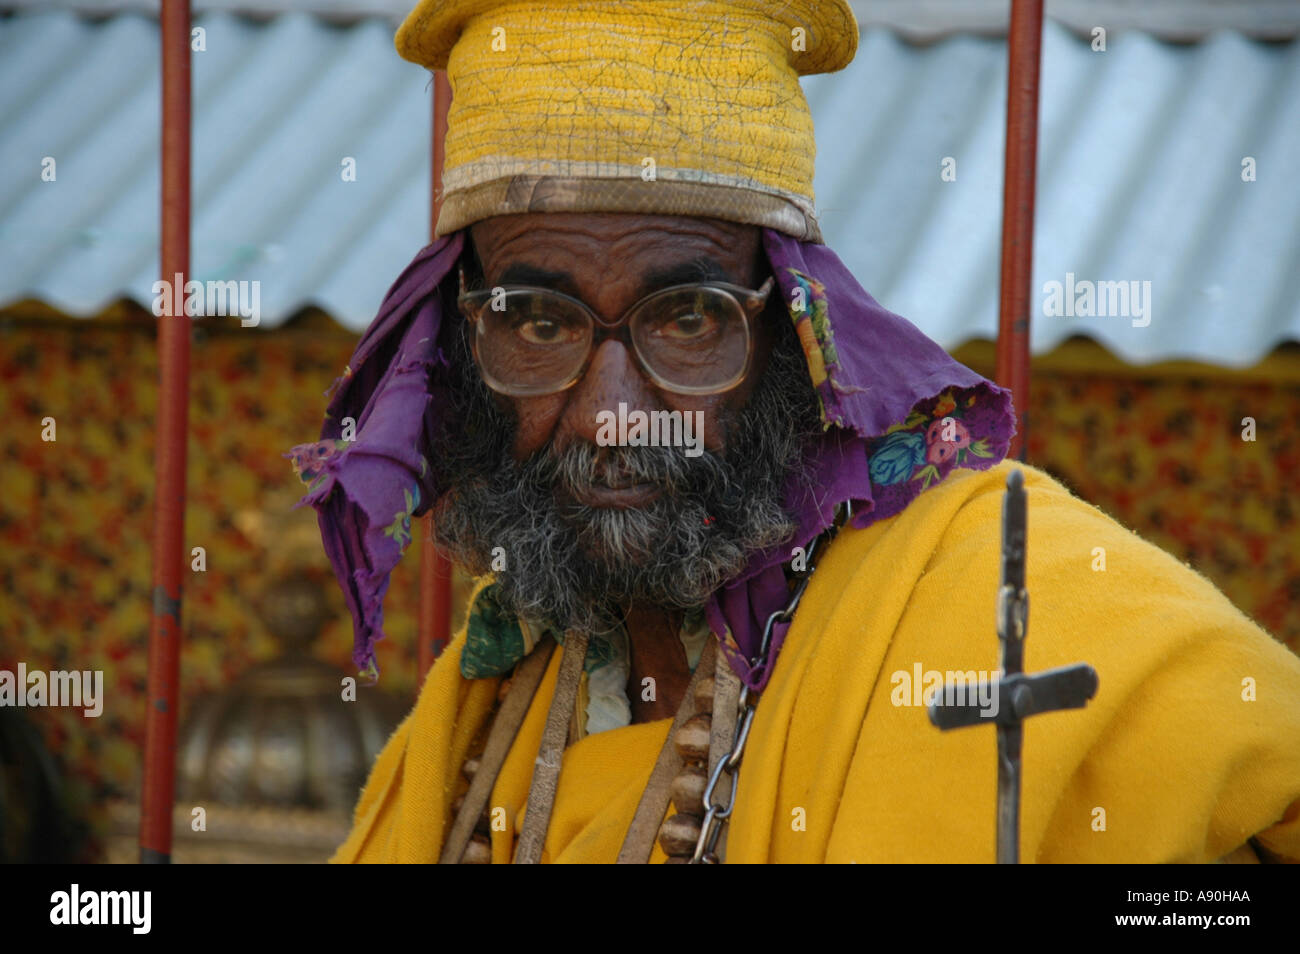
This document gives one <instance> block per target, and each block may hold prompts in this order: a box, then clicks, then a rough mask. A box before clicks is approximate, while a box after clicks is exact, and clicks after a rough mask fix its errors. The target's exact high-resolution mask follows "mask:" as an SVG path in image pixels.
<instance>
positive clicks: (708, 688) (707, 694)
mask: <svg viewBox="0 0 1300 954" xmlns="http://www.w3.org/2000/svg"><path fill="white" fill-rule="evenodd" d="M695 711H696V712H697V713H704V714H706V715H707V714H711V713H712V712H713V677H712V676H709V677H708V678H707V679H701V680H700V681H699V682H698V683H696V685H695Z"/></svg>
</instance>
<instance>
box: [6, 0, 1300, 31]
mask: <svg viewBox="0 0 1300 954" xmlns="http://www.w3.org/2000/svg"><path fill="white" fill-rule="evenodd" d="M849 5H850V6H851V7H852V8H853V13H854V16H856V17H857V20H858V23H859V25H861V26H862V27H863V28H864V29H865V28H869V27H876V26H883V27H886V28H887V29H890V30H896V31H899V32H901V33H902V34H903V35H904V36H907V37H909V38H911V39H916V40H921V41H928V40H932V39H934V38H936V37H941V36H948V35H950V34H953V33H990V34H1004V33H1005V32H1006V28H1007V18H1008V13H1009V11H1010V6H1011V5H1010V3H1009V0H849ZM414 6H415V0H190V7H191V9H192V10H194V11H195V12H196V13H206V12H209V11H212V10H220V11H224V12H226V13H244V14H251V15H255V16H266V15H271V14H279V13H291V12H298V13H311V14H313V15H315V16H319V17H325V18H328V19H331V20H338V21H349V20H356V19H359V18H363V17H373V16H382V17H386V18H388V19H390V20H392V21H393V22H394V23H398V22H400V21H401V20H402V19H404V18H405V17H406V15H407V13H408V12H410V10H411V8H412V7H414ZM1043 6H1044V14H1045V15H1046V16H1048V17H1050V18H1051V19H1053V20H1055V21H1056V22H1057V23H1060V24H1061V25H1063V26H1065V27H1067V28H1069V29H1071V30H1074V31H1075V32H1078V33H1083V34H1087V35H1091V31H1092V29H1093V28H1094V27H1097V26H1104V27H1105V28H1106V29H1107V30H1108V31H1115V30H1142V31H1145V32H1147V33H1151V34H1152V35H1154V36H1159V37H1162V38H1165V39H1174V40H1182V41H1187V40H1195V39H1200V38H1201V37H1204V36H1205V35H1206V34H1208V33H1212V32H1214V31H1215V30H1237V31H1239V32H1241V33H1244V34H1246V35H1248V36H1253V37H1259V38H1264V39H1272V40H1279V39H1290V38H1292V37H1294V36H1296V35H1297V33H1300V4H1298V3H1297V2H1296V0H1046V2H1045V3H1044V4H1043ZM3 7H9V8H13V9H41V10H51V9H66V10H77V11H80V12H83V13H91V14H94V15H96V16H109V15H113V14H117V13H122V12H126V11H136V12H140V11H143V12H145V13H149V14H152V15H154V16H156V15H157V13H158V7H159V0H0V8H3Z"/></svg>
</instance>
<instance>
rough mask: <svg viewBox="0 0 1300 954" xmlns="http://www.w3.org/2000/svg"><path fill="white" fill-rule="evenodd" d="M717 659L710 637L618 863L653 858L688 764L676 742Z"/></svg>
mask: <svg viewBox="0 0 1300 954" xmlns="http://www.w3.org/2000/svg"><path fill="white" fill-rule="evenodd" d="M716 661H717V640H715V639H713V638H712V637H710V639H709V641H708V642H707V643H706V644H705V646H704V650H703V652H702V653H701V654H700V661H699V662H698V663H696V665H695V672H694V673H693V674H692V675H691V681H690V683H689V684H688V685H687V686H686V695H685V696H683V697H682V701H681V704H680V705H679V706H678V707H677V715H676V716H674V717H673V724H672V725H671V726H669V728H668V738H666V739H664V744H663V747H662V748H660V749H659V758H658V759H657V760H656V761H655V767H654V768H653V769H652V770H651V771H650V780H649V781H648V782H646V786H645V791H644V792H642V793H641V801H640V802H638V803H637V806H636V814H635V815H633V816H632V824H630V825H628V827H627V835H626V836H624V838H623V847H622V848H621V849H619V853H618V860H617V862H616V864H620V865H644V864H647V863H648V862H649V861H650V853H651V852H652V851H653V850H654V846H655V838H656V837H657V836H658V834H659V827H660V826H661V825H662V824H663V821H664V814H665V812H667V810H668V799H669V796H670V792H671V789H672V784H673V779H675V778H676V777H677V774H678V773H679V772H680V771H681V770H682V766H683V764H684V763H683V761H682V757H681V755H680V754H678V752H677V746H676V744H674V737H675V736H676V735H677V730H678V729H680V728H681V727H682V724H683V723H684V722H685V721H686V720H687V719H689V718H690V717H691V716H692V715H694V714H695V687H696V686H697V685H698V684H699V682H700V680H701V679H707V678H708V677H709V676H712V675H714V670H715V668H716Z"/></svg>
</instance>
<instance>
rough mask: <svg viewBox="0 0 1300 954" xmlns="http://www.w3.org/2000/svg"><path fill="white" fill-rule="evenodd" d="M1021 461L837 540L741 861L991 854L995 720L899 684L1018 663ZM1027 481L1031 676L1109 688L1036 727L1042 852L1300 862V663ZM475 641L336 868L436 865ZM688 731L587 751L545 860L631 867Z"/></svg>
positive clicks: (1054, 487) (516, 753)
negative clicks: (1238, 853)
mask: <svg viewBox="0 0 1300 954" xmlns="http://www.w3.org/2000/svg"><path fill="white" fill-rule="evenodd" d="M1009 466H1010V465H1008V464H1005V463H1004V464H1001V465H999V466H997V467H995V468H993V469H991V470H989V471H985V472H970V471H955V472H954V473H953V474H952V475H951V476H950V477H949V478H948V479H947V480H945V481H944V482H943V483H941V484H939V485H937V486H936V487H933V488H932V489H930V490H928V491H926V492H925V493H923V494H922V495H921V496H920V497H919V498H917V499H916V500H915V501H914V502H913V503H912V504H910V505H909V506H908V507H907V509H906V510H904V511H903V513H901V514H899V515H898V516H896V517H892V518H890V519H887V520H882V521H880V522H878V523H876V524H874V525H872V526H870V527H868V528H866V529H865V530H846V531H844V532H842V533H841V534H840V536H839V538H838V539H837V540H836V541H835V543H834V544H833V545H832V547H831V548H830V549H829V550H828V551H827V553H826V555H825V557H824V558H823V560H822V561H821V565H820V566H819V568H818V569H817V572H816V574H815V575H814V577H813V580H812V582H811V583H810V585H809V587H808V591H807V594H806V595H805V597H804V600H803V603H802V604H801V606H800V609H799V612H798V614H797V616H796V618H795V621H794V624H793V625H792V626H791V628H790V632H789V634H788V636H787V638H786V643H785V646H784V648H783V649H782V651H781V654H780V656H779V658H778V662H777V664H776V667H775V670H774V672H773V676H772V681H771V684H770V685H769V686H768V688H767V689H766V690H765V691H764V693H763V697H762V701H761V703H760V705H759V707H758V713H757V717H756V719H755V722H754V729H753V733H752V735H751V738H750V741H749V745H748V748H747V750H746V754H745V758H744V762H743V763H742V768H741V774H740V787H739V793H738V796H737V806H736V811H735V813H734V815H733V817H732V821H731V826H730V832H729V835H728V842H727V858H726V860H727V861H728V862H732V863H737V862H850V861H856V862H859V863H863V862H988V861H992V860H993V857H994V843H993V842H994V801H995V793H996V766H995V751H996V746H995V733H994V730H993V727H992V726H991V725H990V726H988V727H975V728H970V729H963V730H958V731H954V732H946V733H941V732H939V731H938V730H937V729H935V728H933V727H932V726H931V725H930V722H929V720H928V718H927V716H926V712H925V708H924V706H920V705H915V704H911V703H914V702H915V700H916V696H915V695H912V694H911V690H910V688H909V683H908V680H905V679H904V678H903V675H902V674H906V676H907V677H908V679H909V680H910V678H911V677H912V676H913V675H914V674H915V673H916V672H917V671H918V669H919V671H921V672H922V673H925V672H930V671H938V672H945V673H946V672H948V671H968V670H974V671H976V672H979V671H981V670H983V671H989V672H991V671H993V670H996V668H997V665H998V642H997V638H996V633H995V627H994V601H995V594H996V592H997V588H998V565H999V527H1000V519H1001V518H1000V514H1001V511H1000V508H1001V501H1002V491H1003V487H1004V485H1005V479H1006V474H1007V470H1008V468H1009ZM1025 471H1026V478H1027V479H1026V487H1027V492H1028V501H1029V548H1028V569H1027V583H1028V587H1029V593H1030V613H1029V636H1028V640H1027V643H1026V650H1025V664H1026V669H1027V670H1029V671H1031V672H1033V671H1039V670H1043V669H1049V668H1052V667H1055V666H1061V665H1066V664H1069V663H1074V662H1088V663H1091V664H1092V666H1093V667H1094V668H1095V669H1096V670H1097V672H1098V674H1099V676H1100V688H1099V690H1098V692H1097V695H1096V697H1095V698H1094V699H1093V700H1092V701H1091V702H1090V703H1089V704H1088V707H1087V708H1086V709H1082V710H1070V711H1065V712H1056V713H1048V714H1045V715H1040V716H1037V717H1035V718H1033V719H1031V720H1030V721H1029V722H1028V723H1027V724H1026V728H1025V741H1024V776H1023V792H1022V798H1021V858H1022V859H1023V860H1025V861H1038V862H1117V861H1128V862H1203V861H1213V860H1216V859H1218V858H1219V857H1221V856H1223V855H1225V854H1227V853H1229V852H1230V851H1232V850H1233V849H1235V848H1237V847H1238V846H1240V845H1242V844H1243V843H1244V842H1245V841H1246V840H1247V839H1248V838H1250V837H1251V836H1253V835H1258V837H1259V841H1260V843H1261V844H1263V845H1264V847H1266V848H1268V849H1269V850H1270V851H1272V852H1274V853H1275V854H1278V855H1281V856H1283V857H1285V858H1288V859H1293V860H1300V658H1297V657H1296V656H1295V655H1293V654H1292V653H1291V652H1289V651H1288V650H1287V649H1286V648H1285V647H1283V646H1282V645H1281V644H1280V643H1278V642H1277V641H1275V640H1274V639H1272V638H1271V637H1270V636H1268V634H1266V633H1265V632H1263V631H1262V630H1261V629H1259V628H1258V627H1257V626H1255V625H1254V624H1253V623H1252V622H1251V621H1250V620H1248V619H1247V618H1246V617H1245V616H1244V615H1242V613H1241V612H1239V611H1238V610H1237V609H1235V608H1234V607H1233V606H1232V605H1231V604H1230V603H1229V602H1228V600H1227V599H1226V598H1225V597H1224V596H1223V595H1222V594H1220V593H1219V592H1218V591H1217V590H1216V589H1215V588H1214V587H1213V585H1212V584H1210V583H1209V582H1208V581H1207V580H1206V579H1204V578H1203V577H1201V576H1200V575H1198V574H1197V573H1195V572H1194V571H1192V570H1190V569H1189V568H1187V567H1186V566H1184V565H1183V564H1180V563H1179V562H1178V561H1177V560H1175V559H1174V558H1173V557H1171V556H1169V555H1168V554H1166V553H1164V552H1163V551H1161V550H1159V549H1158V548H1156V547H1154V546H1152V545H1151V544H1149V543H1146V542H1145V541H1143V540H1141V539H1140V538H1138V537H1137V536H1135V535H1134V534H1132V533H1130V532H1129V531H1127V530H1125V529H1124V528H1122V527H1121V526H1119V525H1118V524H1117V523H1115V522H1114V521H1112V520H1110V519H1109V518H1108V517H1106V516H1105V515H1104V514H1102V513H1101V512H1100V511H1099V510H1097V509H1096V508H1094V507H1091V506H1090V505H1088V504H1086V503H1084V502H1082V501H1080V500H1079V499H1077V498H1075V497H1073V496H1071V495H1070V494H1069V492H1068V491H1066V490H1065V489H1064V488H1063V487H1061V486H1060V485H1059V484H1057V483H1056V482H1055V481H1053V480H1052V479H1051V478H1050V477H1048V476H1047V475H1046V474H1043V473H1042V472H1040V471H1036V470H1034V469H1032V468H1025ZM1097 547H1101V548H1103V549H1104V551H1105V562H1104V566H1105V569H1104V570H1094V569H1093V567H1094V566H1096V565H1100V564H1099V561H1097V559H1096V556H1095V548H1097ZM464 642H465V633H464V631H463V630H462V631H461V632H460V633H459V634H458V636H457V638H456V639H455V640H454V641H453V643H452V645H451V646H450V647H449V648H448V649H447V651H446V652H445V653H444V654H443V655H442V657H441V658H440V659H439V660H438V662H437V663H436V664H435V665H434V667H433V669H432V670H431V671H430V673H429V676H428V679H427V680H426V682H425V685H424V688H423V690H422V692H421V694H420V698H419V700H418V701H417V703H416V706H415V708H414V710H413V711H412V712H411V714H410V715H409V716H408V717H407V719H406V720H405V721H404V722H403V723H402V725H401V726H400V727H399V728H398V729H397V731H396V732H395V733H394V735H393V737H392V738H391V739H390V740H389V742H388V744H387V745H386V746H385V748H384V750H383V752H382V753H381V754H380V755H379V757H378V758H377V760H376V762H375V766H374V768H373V770H372V772H371V775H370V779H369V781H368V782H367V784H366V786H365V789H364V790H363V792H362V794H361V799H360V801H359V803H358V805H357V809H356V817H355V822H354V826H353V829H352V832H351V834H350V835H349V837H348V839H347V840H346V841H345V842H344V844H343V845H342V846H341V847H340V848H339V850H338V852H337V854H336V855H335V857H334V859H333V860H334V861H336V862H429V861H436V860H437V857H438V853H439V850H440V848H441V846H442V839H443V835H444V832H445V829H446V828H447V827H449V825H450V821H451V819H450V813H449V806H450V804H451V802H452V800H453V799H454V798H455V797H456V795H458V794H459V792H460V791H462V790H463V788H464V786H465V783H464V781H463V780H462V779H461V777H460V772H459V769H460V765H461V763H462V761H463V760H464V758H465V757H466V753H467V752H468V751H469V750H470V747H471V744H472V743H473V742H474V741H475V737H476V736H478V737H479V739H480V740H481V737H482V736H481V733H483V732H485V731H486V723H487V720H488V717H489V716H490V713H491V710H492V706H493V704H494V702H495V700H496V696H497V690H498V685H499V682H500V681H499V680H496V679H482V680H472V681H471V680H465V679H463V678H462V677H461V675H460V671H459V666H458V663H459V657H460V652H461V648H462V647H463V646H464ZM559 658H560V654H559V653H556V654H555V656H554V658H553V659H552V661H551V666H550V669H549V671H548V673H547V677H546V679H545V680H544V681H543V683H542V686H541V688H540V689H539V691H538V693H537V697H536V699H535V700H534V702H533V705H532V708H531V709H530V711H529V713H528V717H527V719H526V721H525V723H524V726H523V728H522V729H521V730H520V733H519V737H518V739H517V740H516V742H515V745H514V748H513V749H512V751H511V754H510V757H509V759H508V760H507V762H506V765H505V767H504V769H503V770H502V772H501V775H500V777H499V779H498V780H497V784H496V787H495V789H494V790H493V793H492V799H491V801H490V803H489V805H490V808H495V809H501V810H502V811H498V812H497V813H496V818H497V819H498V820H499V821H502V822H504V826H503V827H504V830H500V831H494V832H493V834H492V853H493V862H494V863H505V862H508V861H509V859H510V855H511V852H512V850H513V841H514V837H515V835H516V833H517V832H518V830H519V822H520V821H521V816H522V812H523V806H524V804H525V802H526V801H527V791H528V783H529V780H530V778H531V774H532V766H533V760H534V757H535V755H536V752H537V748H538V744H539V741H540V738H541V732H542V726H543V724H544V722H545V718H546V709H547V706H548V705H549V701H550V698H551V693H552V691H553V688H554V685H555V672H556V669H557V668H558V663H559ZM896 703H897V704H896ZM668 725H669V720H666V719H665V720H662V721H658V722H651V723H644V724H640V725H632V726H628V727H626V728H622V729H614V730H610V731H606V732H600V733H597V734H595V735H591V736H588V737H586V738H584V739H582V740H581V741H579V742H577V743H576V744H574V745H573V746H571V747H570V748H569V749H568V750H567V751H566V753H565V757H564V765H563V771H562V775H561V781H560V786H559V791H558V793H557V796H556V801H555V808H554V814H553V816H552V820H551V825H550V830H549V833H548V836H547V841H546V851H545V853H544V855H543V860H545V861H554V862H612V861H613V860H614V858H615V857H616V856H617V854H618V850H619V847H620V845H621V844H622V840H623V836H624V833H625V832H626V830H627V826H628V824H629V823H630V822H631V819H632V815H633V813H634V811H635V809H636V805H637V801H638V799H639V798H640V794H641V790H642V788H643V787H644V785H645V782H646V780H647V779H648V778H649V775H650V770H651V767H652V765H653V763H654V760H655V757H656V756H657V754H658V751H659V747H660V745H661V744H662V742H663V740H664V737H665V735H666V732H667V728H668ZM499 827H500V826H499ZM663 857H664V856H663V854H662V853H661V852H660V851H659V849H658V848H657V847H656V849H655V854H654V856H653V858H652V861H662V860H663Z"/></svg>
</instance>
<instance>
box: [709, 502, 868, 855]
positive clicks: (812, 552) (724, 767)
mask: <svg viewBox="0 0 1300 954" xmlns="http://www.w3.org/2000/svg"><path fill="white" fill-rule="evenodd" d="M852 516H853V507H852V505H851V504H850V503H849V501H847V500H846V501H844V502H843V503H841V504H840V505H839V507H838V508H837V509H836V512H835V521H834V522H833V523H832V524H831V525H830V526H829V527H827V528H826V529H825V530H823V531H822V532H821V533H819V534H818V535H817V536H816V537H814V538H813V541H812V543H810V544H809V545H808V553H807V555H806V557H805V559H804V565H803V569H801V570H793V571H792V572H793V573H794V575H795V579H797V580H798V581H799V582H798V583H797V584H796V585H795V588H794V592H793V593H792V594H791V595H790V599H789V601H788V602H787V603H786V604H785V607H784V608H782V609H779V610H777V611H776V612H775V613H773V614H772V615H771V616H769V617H768V618H767V622H766V623H765V624H764V625H763V641H762V643H760V645H759V648H758V655H756V656H752V657H751V658H750V660H749V663H750V666H751V668H753V669H758V668H759V667H761V666H766V665H767V661H768V660H767V657H768V653H769V652H770V651H771V648H772V628H773V627H774V626H775V625H776V624H777V623H790V622H792V621H793V620H794V611H795V610H796V609H797V608H798V606H799V601H800V600H801V599H803V594H804V591H805V590H806V589H808V582H809V581H810V580H811V579H812V574H813V570H815V569H817V560H818V558H819V557H820V556H821V553H822V551H823V550H824V549H825V548H826V546H827V545H828V544H829V543H830V542H831V540H833V539H835V535H836V534H837V533H839V530H840V528H841V527H842V526H844V525H845V524H847V523H848V521H849V518H851V517H852ZM718 663H719V665H725V661H724V660H723V659H722V658H721V655H719V660H718ZM737 705H738V707H739V709H740V711H739V713H738V714H737V716H736V733H735V735H734V736H733V738H734V740H735V741H734V742H733V744H732V746H731V752H730V753H729V754H728V755H727V757H726V758H725V759H719V760H718V764H717V766H716V767H715V768H714V769H713V773H712V775H710V777H709V784H708V786H707V787H706V788H705V789H704V806H705V813H704V820H703V821H702V822H701V823H700V837H699V840H698V841H696V843H695V854H693V855H692V856H691V860H690V862H689V863H690V864H693V865H701V864H703V865H716V864H719V863H721V861H722V859H721V858H719V857H718V856H717V854H716V849H717V845H718V838H719V837H720V836H721V835H722V828H723V826H724V825H725V824H726V822H727V819H728V818H730V817H731V810H732V808H733V807H735V803H736V786H737V785H738V784H739V782H740V760H741V759H742V758H743V757H744V755H745V743H746V742H748V741H749V730H750V727H751V726H752V725H753V724H754V712H755V711H756V707H757V706H758V693H756V692H751V691H750V688H749V686H748V685H742V686H741V689H740V699H739V700H738V702H737ZM724 773H725V774H727V775H730V776H731V790H730V792H729V793H728V794H727V798H726V801H725V802H723V801H715V800H714V796H715V795H716V794H719V793H718V792H717V788H718V783H719V782H720V781H721V780H722V776H723V774H724Z"/></svg>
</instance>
